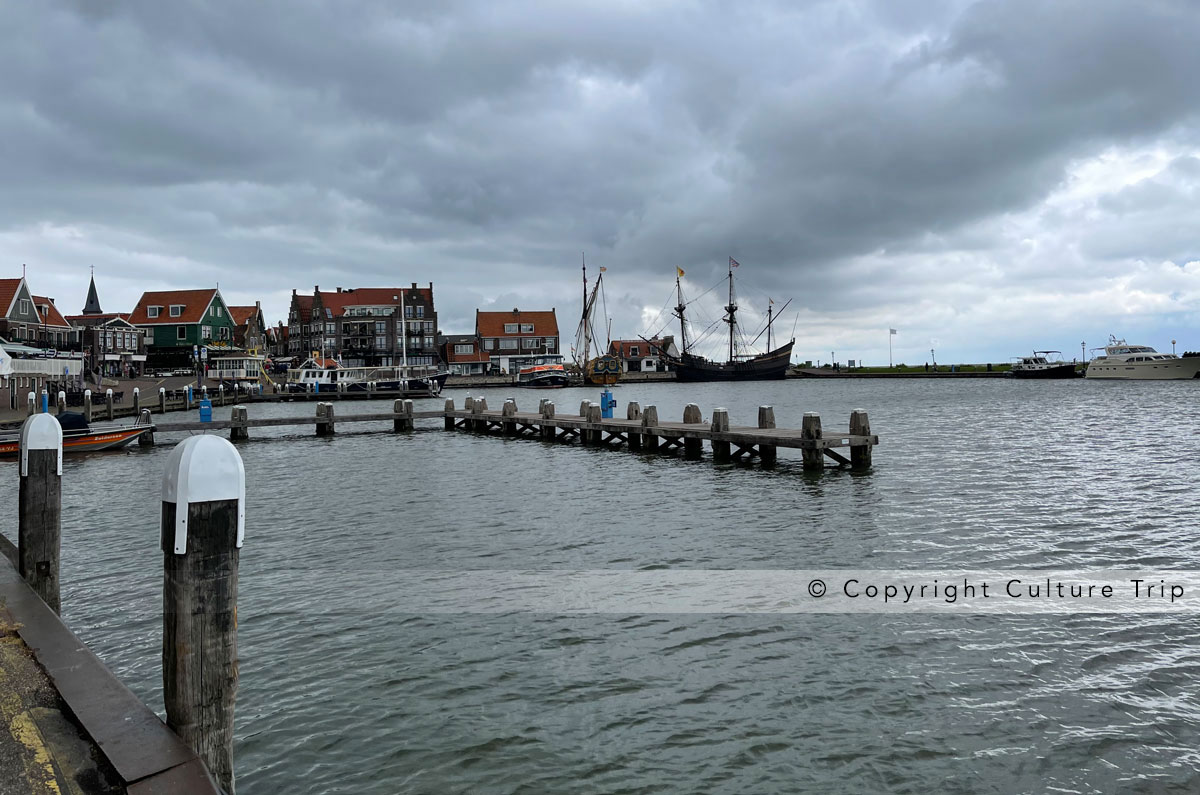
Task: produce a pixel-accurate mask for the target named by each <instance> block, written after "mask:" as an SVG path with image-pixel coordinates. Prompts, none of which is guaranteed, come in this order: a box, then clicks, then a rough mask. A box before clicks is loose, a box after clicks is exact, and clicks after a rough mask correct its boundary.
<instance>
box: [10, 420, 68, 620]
mask: <svg viewBox="0 0 1200 795" xmlns="http://www.w3.org/2000/svg"><path fill="white" fill-rule="evenodd" d="M62 444H63V438H62V426H61V425H59V423H58V420H56V419H55V418H54V417H51V416H50V415H49V414H34V415H32V416H30V417H29V418H27V419H26V420H25V424H24V425H23V426H21V463H20V478H21V483H20V489H19V495H18V502H19V506H18V508H17V513H18V518H17V554H18V559H19V562H20V565H19V567H18V568H19V569H20V572H21V576H22V577H24V578H25V581H26V582H27V583H29V585H30V587H31V588H33V590H34V591H36V592H37V595H38V596H40V597H42V601H43V602H45V603H46V604H47V605H49V606H50V608H51V609H52V610H53V611H54V612H55V613H57V612H59V608H60V607H61V603H60V601H59V594H58V561H59V549H60V545H61V544H60V539H61V537H62Z"/></svg>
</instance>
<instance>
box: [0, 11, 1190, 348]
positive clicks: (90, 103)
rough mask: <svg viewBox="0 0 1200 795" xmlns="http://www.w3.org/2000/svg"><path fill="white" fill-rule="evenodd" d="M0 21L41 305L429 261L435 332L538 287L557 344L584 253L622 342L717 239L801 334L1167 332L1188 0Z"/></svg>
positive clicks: (300, 284)
mask: <svg viewBox="0 0 1200 795" xmlns="http://www.w3.org/2000/svg"><path fill="white" fill-rule="evenodd" d="M0 31H3V34H0V35H2V37H3V47H0V74H3V75H4V78H3V80H0V162H2V163H3V169H0V175H2V179H3V183H4V184H3V190H2V191H0V202H2V203H3V206H2V208H0V252H2V253H3V257H4V260H5V263H4V265H3V268H0V271H3V275H20V272H21V266H22V264H27V265H28V278H29V281H30V284H31V286H32V287H33V289H34V291H35V292H38V293H42V294H49V295H51V296H52V297H54V298H55V300H56V302H57V303H58V305H59V307H60V308H61V309H62V310H63V311H64V312H67V313H74V312H78V311H79V310H80V309H81V308H82V306H83V300H84V297H85V294H86V288H87V274H88V269H89V267H90V266H95V269H96V281H97V285H98V287H99V290H100V297H101V301H102V303H103V305H104V308H105V309H106V310H109V311H112V310H130V309H132V307H133V305H134V303H135V302H136V300H137V298H138V296H139V295H140V294H141V292H142V291H143V290H145V289H164V288H188V287H201V286H209V285H213V284H217V283H219V285H220V288H221V292H222V293H223V295H224V296H225V297H226V299H227V300H228V301H229V302H230V303H234V304H238V303H253V301H254V300H256V299H258V300H261V301H262V303H263V307H264V309H265V310H266V312H267V315H268V319H269V320H270V321H272V322H274V321H275V320H278V319H284V318H285V313H286V311H287V306H288V302H289V298H290V294H291V290H292V288H299V289H306V290H309V291H311V290H312V288H313V286H314V285H317V284H319V285H321V287H322V288H326V289H330V288H334V287H337V286H343V287H351V286H394V285H398V284H407V283H409V282H413V281H416V282H420V283H425V282H429V281H432V282H433V283H434V290H435V299H436V303H437V308H438V311H439V315H440V321H441V322H440V325H441V327H442V331H444V332H448V333H456V332H467V331H471V330H472V329H473V325H474V310H475V309H476V308H477V307H481V308H489V307H491V308H502V309H511V308H512V307H514V306H519V307H522V308H529V309H542V308H549V307H551V306H553V307H556V308H557V310H558V314H559V318H560V326H561V328H562V333H563V336H564V337H571V336H573V331H574V328H575V324H576V322H577V320H578V314H579V311H580V306H579V305H580V296H579V293H580V282H579V279H580V274H579V260H580V254H581V252H586V255H587V261H588V263H589V270H590V269H591V267H590V266H605V267H607V269H608V271H607V273H606V274H605V281H606V286H607V288H608V289H607V306H608V309H609V313H610V314H611V315H612V317H613V332H614V336H635V335H636V334H638V333H646V332H653V331H657V330H658V328H659V327H661V326H662V325H664V320H665V319H666V318H665V316H664V320H658V321H655V318H656V317H657V316H658V315H659V311H660V309H661V308H662V307H663V305H664V304H665V303H666V302H667V299H668V296H669V294H670V293H671V292H672V290H673V286H674V275H675V267H676V266H679V267H682V268H683V269H684V270H685V271H686V272H687V276H686V277H685V284H684V286H685V290H687V291H688V292H689V293H690V294H691V295H698V294H700V293H703V292H704V291H705V290H707V289H708V288H709V287H711V286H712V285H713V284H714V283H716V282H717V281H718V280H719V279H720V278H721V276H722V275H723V273H724V272H725V267H726V263H727V261H728V257H730V256H733V257H734V258H736V259H737V260H738V261H739V262H740V263H741V267H740V268H738V269H737V272H736V273H737V275H738V276H739V277H740V278H741V280H742V282H741V291H742V296H743V297H742V303H743V305H744V306H746V307H747V308H748V309H754V310H756V311H762V310H764V309H765V303H766V300H767V297H768V296H769V297H771V298H774V299H775V300H776V306H777V307H778V306H780V305H782V303H783V302H784V301H785V300H787V299H788V298H791V299H792V304H791V305H790V306H789V307H788V309H787V310H786V312H785V315H784V318H783V320H782V321H781V330H782V331H783V332H784V336H787V335H790V334H791V332H792V329H793V328H794V329H795V336H796V338H797V344H796V349H795V353H796V355H797V357H798V358H800V359H808V358H811V359H818V358H819V359H823V360H828V358H829V354H830V352H831V351H837V358H838V359H840V360H845V359H846V358H865V359H867V360H868V363H872V362H873V363H880V362H884V363H886V360H887V351H888V347H887V346H888V329H889V328H896V329H897V330H898V331H899V333H898V335H897V336H896V337H895V338H894V344H895V357H896V360H897V361H907V362H909V363H913V362H918V363H919V362H923V361H926V360H927V359H928V357H929V349H930V347H933V346H936V347H937V350H938V353H937V358H938V360H940V361H943V362H950V361H973V360H985V359H991V360H993V361H1001V360H1004V359H1006V358H1007V357H1009V356H1014V355H1018V354H1021V353H1023V352H1025V351H1026V350H1028V349H1030V348H1033V347H1037V348H1047V347H1048V348H1058V349H1061V350H1064V351H1066V352H1067V354H1068V358H1070V356H1072V355H1078V354H1079V349H1080V342H1081V341H1086V342H1087V343H1088V345H1089V346H1091V345H1093V344H1096V345H1098V344H1101V343H1102V341H1103V340H1104V338H1105V337H1106V336H1107V335H1108V334H1109V333H1110V332H1111V333H1116V334H1117V335H1119V336H1126V337H1128V338H1129V340H1130V341H1131V342H1134V341H1136V342H1139V343H1146V344H1151V345H1155V346H1157V347H1158V348H1159V349H1160V350H1162V349H1166V350H1170V340H1171V339H1172V337H1175V338H1178V340H1179V349H1180V350H1181V351H1182V350H1183V349H1185V348H1188V349H1191V350H1197V349H1200V330H1198V323H1197V320H1198V318H1200V245H1198V244H1197V235H1200V223H1198V222H1200V211H1198V209H1197V208H1198V207H1200V78H1198V77H1197V76H1198V75H1200V46H1198V45H1197V42H1200V5H1197V4H1195V3H1189V2H1178V3H1172V2H1158V1H1157V0H1141V1H1140V2H1128V1H1125V0H1123V1H1122V2H1104V1H1103V0H1081V1H1080V2H1066V1H1062V2H1059V1H1056V2H988V1H985V2H942V1H941V0H919V1H918V0H913V1H912V2H900V0H881V2H861V1H857V0H856V1H855V2H795V1H792V2H781V3H759V2H752V3H743V2H728V3H699V2H658V3H652V2H621V0H604V1H603V2H554V3H521V2H493V1H485V2H438V3H424V2H419V3H399V2H354V1H352V0H337V2H302V1H301V0H279V2H253V3H222V2H212V1H211V0H210V1H207V2H182V1H175V2H169V3H164V2H160V0H145V2H125V3H122V2H116V3H94V2H85V1H84V0H79V1H78V2H73V3H71V2H45V3H21V2H9V3H2V4H0ZM712 297H713V296H712V295H710V296H709V298H712ZM701 303H704V302H703V301H702V302H701ZM717 306H718V302H715V301H714V302H711V303H710V304H709V305H708V306H707V307H704V308H703V311H702V312H701V314H704V315H707V316H708V317H709V318H713V317H716V316H717V315H718V313H719V310H718V309H717ZM746 320H747V323H748V325H752V324H753V322H754V318H753V317H750V316H749V315H748V316H747V318H746Z"/></svg>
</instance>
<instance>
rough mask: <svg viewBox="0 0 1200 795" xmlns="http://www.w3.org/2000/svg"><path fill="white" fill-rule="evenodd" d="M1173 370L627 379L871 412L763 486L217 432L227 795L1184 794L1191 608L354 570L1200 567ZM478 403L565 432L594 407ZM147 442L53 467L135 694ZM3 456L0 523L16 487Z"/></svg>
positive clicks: (351, 436) (151, 485)
mask: <svg viewBox="0 0 1200 795" xmlns="http://www.w3.org/2000/svg"><path fill="white" fill-rule="evenodd" d="M1197 387H1200V384H1192V383H1190V382H1184V383H1162V384H1150V383H1133V384H1105V383H1087V382H1082V381H1075V382H1061V383H1044V384H1037V383H1031V382H1024V383H1023V382H1013V381H1006V380H994V381H993V380H970V381H967V380H964V381H936V382H934V381H920V380H914V381H862V382H856V381H843V380H839V381H836V382H819V383H813V382H810V381H800V382H782V383H762V384H747V385H691V386H685V385H676V384H647V385H638V386H633V385H624V386H621V387H619V388H618V389H617V396H618V398H619V399H620V400H621V401H622V403H623V402H624V401H626V400H638V401H639V402H641V404H642V405H643V406H646V405H649V404H656V405H657V406H658V408H659V415H660V417H662V418H663V419H674V418H676V417H679V416H681V415H682V410H683V406H684V404H686V403H688V402H696V403H698V404H699V405H700V406H701V408H702V409H703V411H704V415H705V417H708V416H710V415H711V410H712V409H713V408H715V407H717V406H724V407H727V408H728V409H729V412H730V419H731V422H732V423H733V424H753V422H754V421H755V418H756V416H757V407H758V406H759V405H760V404H771V405H774V406H775V413H776V418H777V421H778V423H779V425H780V426H781V427H783V426H798V425H799V422H800V416H801V413H802V412H804V411H819V412H820V413H821V415H822V418H823V420H824V424H825V427H826V428H842V427H845V424H846V422H847V421H848V419H849V415H850V411H851V409H853V408H858V407H863V408H866V409H867V410H868V411H869V412H870V416H871V424H872V428H873V430H874V431H875V432H877V433H879V434H880V436H881V439H882V444H881V445H880V447H878V448H876V451H875V469H874V470H873V471H872V472H870V473H867V474H852V473H849V472H841V471H837V472H828V473H826V474H825V475H823V476H819V477H805V476H803V475H802V473H801V472H800V468H799V463H800V462H799V456H798V452H796V451H787V450H782V449H781V450H780V459H781V460H780V466H779V467H778V468H776V469H775V470H772V471H763V470H761V469H759V468H757V467H754V466H745V465H722V466H715V465H713V464H712V463H711V461H709V460H707V459H706V460H704V461H699V462H688V461H684V460H681V459H679V458H669V457H654V456H642V455H631V454H629V453H626V452H612V451H606V450H599V449H590V448H589V449H581V448H579V447H577V446H566V445H550V444H545V443H542V442H539V441H534V440H530V439H519V440H509V439H500V438H490V439H482V438H478V437H475V436H472V435H470V434H464V433H446V432H444V431H441V430H438V429H437V423H426V426H427V427H428V430H422V431H418V432H417V433H414V434H411V435H404V436H395V435H392V434H390V433H388V432H386V431H385V430H384V429H383V424H381V425H380V426H379V429H378V430H371V429H370V428H371V427H373V426H358V425H342V426H340V427H339V431H341V433H340V434H339V436H338V437H337V438H335V439H332V440H330V439H316V438H315V437H313V436H311V435H309V434H308V433H305V432H304V430H303V429H298V428H279V429H253V430H252V433H253V434H254V436H255V437H256V438H255V440H252V441H251V442H249V443H246V444H244V445H242V446H241V447H240V450H241V452H242V455H243V458H244V460H245V463H246V471H247V487H248V490H247V501H248V517H249V518H248V520H247V532H246V546H245V548H244V550H243V554H242V572H241V589H242V590H241V601H240V606H239V618H240V621H241V625H240V635H239V645H240V652H241V689H240V691H239V694H238V706H237V709H238V741H237V748H236V757H237V758H236V763H237V769H238V785H239V790H240V791H242V792H288V793H302V792H313V793H317V792H327V791H345V792H358V793H393V792H401V791H413V792H439V791H494V792H516V791H530V792H539V791H581V792H633V791H651V790H677V791H708V792H731V793H732V792H748V791H756V792H761V791H780V790H817V791H820V790H830V789H836V790H847V789H848V790H857V791H879V790H916V789H927V788H928V787H929V786H930V784H931V783H934V785H935V786H936V783H937V782H942V783H943V784H942V786H941V787H940V788H941V789H949V790H959V791H978V790H984V791H988V790H991V791H1033V790H1039V791H1040V790H1043V789H1046V788H1047V787H1058V788H1062V789H1064V790H1067V791H1090V790H1119V789H1151V790H1153V789H1160V788H1168V787H1175V788H1178V789H1180V790H1193V791H1194V790H1196V789H1198V788H1200V775H1198V774H1197V772H1196V771H1197V769H1198V767H1200V755H1198V753H1197V751H1196V750H1195V742H1194V740H1195V737H1196V735H1197V732H1198V731H1200V706H1198V705H1197V702H1196V701H1195V699H1194V698H1192V696H1191V694H1192V692H1193V691H1194V682H1195V681H1196V677H1197V675H1198V674H1200V619H1197V618H1196V617H1195V616H1179V615H1157V616H1155V615H1149V616H1145V615H1143V616H1114V615H1105V616H1087V615H1081V616H1017V617H997V616H973V617H950V616H942V615H936V616H935V615H904V616H895V615H887V616H877V615H786V616H784V615H736V616H720V615H603V616H587V615H569V616H557V615H544V614H537V615H535V614H521V613H511V614H500V615H497V614H490V615H416V614H412V613H406V612H405V611H404V609H403V608H404V606H403V605H397V604H393V603H388V602H389V599H388V595H387V594H382V595H380V594H379V593H377V592H375V591H371V590H369V589H368V588H367V587H366V583H367V582H368V581H374V580H378V578H375V577H368V576H365V575H367V574H372V573H381V572H386V573H388V574H389V576H398V575H399V576H402V575H403V572H404V571H405V570H406V569H437V570H475V569H492V570H500V569H530V568H536V569H543V570H544V569H574V570H585V569H647V568H653V567H671V568H696V569H717V568H739V569H740V568H745V569H762V568H809V569H814V568H823V567H824V568H858V569H872V568H907V569H927V570H928V569H934V568H937V567H959V568H972V569H984V568H990V569H1004V568H1006V567H1007V568H1042V567H1054V568H1060V569H1067V568H1087V567H1092V568H1096V567H1122V568H1137V567H1162V568H1200V552H1198V551H1197V545H1196V543H1195V532H1196V527H1197V524H1198V522H1197V519H1198V512H1197V507H1196V499H1195V495H1196V493H1197V485H1198V482H1197V481H1198V480H1200V475H1198V474H1197V468H1196V467H1195V465H1194V462H1195V460H1196V459H1197V457H1198V454H1200V434H1197V432H1196V425H1195V421H1194V419H1193V414H1194V408H1195V405H1196V396H1197ZM475 392H476V393H477V394H484V395H486V396H487V397H488V401H489V403H490V404H492V405H494V406H496V405H499V404H500V403H501V402H502V401H503V398H505V397H506V396H508V395H513V394H515V396H516V397H517V398H518V401H519V402H520V404H521V406H522V408H526V407H532V406H535V405H536V403H537V400H538V399H539V398H540V397H551V398H552V399H554V400H555V402H556V403H557V404H558V405H559V406H560V407H567V408H565V409H563V410H565V411H570V412H572V413H573V412H574V411H575V410H576V409H575V407H576V406H577V405H578V403H579V401H580V400H582V399H584V398H590V399H596V397H597V392H598V390H595V389H589V390H560V391H556V392H551V393H545V392H519V391H515V390H512V389H502V390H494V389H493V390H475ZM448 394H450V395H452V396H453V397H455V398H456V400H458V401H459V403H460V405H461V399H462V397H464V396H465V394H466V393H464V392H451V393H448ZM380 405H381V404H378V403H377V404H365V403H347V404H341V405H339V406H338V413H339V414H346V413H352V412H356V411H369V410H378V409H379V406H380ZM425 405H429V406H438V407H440V405H441V402H440V401H437V402H434V403H432V404H430V403H426V404H425ZM418 407H419V408H420V407H421V404H418ZM618 410H619V411H622V412H623V410H624V407H623V405H622V406H621V407H620V408H619V409H618ZM225 411H227V409H218V410H217V413H218V415H219V416H220V415H223V414H224V412H225ZM250 411H251V415H252V416H269V415H282V414H303V415H308V414H311V413H313V412H314V407H313V405H312V404H295V405H288V406H252V407H251V409H250ZM267 437H289V439H288V441H265V439H266V438H267ZM167 450H168V448H165V447H161V448H156V449H153V450H139V449H136V448H134V449H130V450H128V451H125V452H123V453H116V454H109V455H98V456H92V457H89V458H87V459H86V460H81V459H70V458H68V459H67V462H66V465H65V472H64V478H63V494H64V497H63V499H64V504H65V511H64V550H63V552H64V555H63V558H64V563H63V605H64V614H65V618H66V619H67V621H68V622H69V623H70V625H71V626H72V627H73V628H74V629H75V630H76V631H77V632H78V633H79V634H80V635H81V636H82V637H83V638H84V639H85V640H87V642H88V643H89V644H90V645H91V646H92V647H93V648H94V649H95V650H96V651H97V653H99V654H100V655H101V657H102V658H103V659H104V660H105V661H106V662H107V663H108V664H109V665H110V666H111V667H112V668H113V669H114V670H115V671H116V672H117V674H118V675H119V676H120V677H121V678H122V679H123V680H124V681H125V682H127V683H128V684H129V685H130V686H131V687H132V688H133V689H134V690H135V691H136V692H137V693H138V694H139V695H140V696H141V697H142V698H143V699H145V700H146V702H147V703H149V704H151V705H152V706H154V707H156V708H160V709H161V707H160V705H161V701H162V698H161V680H160V676H161V674H160V669H159V655H160V642H161V641H160V637H161V636H160V632H161V621H160V609H161V570H162V564H161V558H160V553H159V551H158V547H157V533H158V530H157V522H158V509H157V507H156V506H157V502H158V479H159V477H160V475H161V472H162V468H163V464H164V462H165V459H166V454H167ZM0 468H2V469H3V470H5V471H7V472H8V473H9V476H7V477H3V478H0V481H2V484H0V495H3V499H4V504H6V505H15V504H16V487H17V484H16V474H15V468H14V467H12V466H11V465H10V464H4V465H2V466H0ZM5 513H6V515H7V516H8V517H9V518H8V519H7V520H5V525H4V532H6V533H8V534H10V536H11V535H15V527H14V526H13V525H12V523H13V522H14V521H15V519H14V518H13V512H12V511H8V512H5ZM368 595H369V596H368ZM382 607H386V608H387V609H386V610H382V609H377V608H382Z"/></svg>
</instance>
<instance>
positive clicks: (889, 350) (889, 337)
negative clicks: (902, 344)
mask: <svg viewBox="0 0 1200 795" xmlns="http://www.w3.org/2000/svg"><path fill="white" fill-rule="evenodd" d="M892 366H893V365H892V333H891V331H890V330H889V331H888V369H889V370H891V369H892Z"/></svg>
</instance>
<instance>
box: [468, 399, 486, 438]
mask: <svg viewBox="0 0 1200 795" xmlns="http://www.w3.org/2000/svg"><path fill="white" fill-rule="evenodd" d="M485 411H487V398H485V397H477V398H475V416H476V419H475V423H474V425H473V426H472V427H473V428H474V429H475V430H477V431H486V430H487V427H488V426H487V418H485V417H484V416H483V412H485Z"/></svg>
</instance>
